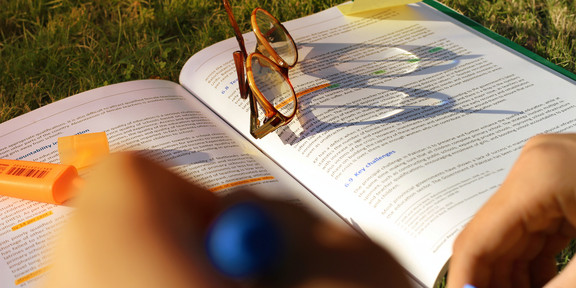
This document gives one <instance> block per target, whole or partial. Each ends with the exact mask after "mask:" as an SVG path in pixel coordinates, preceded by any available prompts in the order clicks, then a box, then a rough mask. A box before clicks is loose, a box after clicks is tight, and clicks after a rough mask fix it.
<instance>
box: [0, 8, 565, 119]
mask: <svg viewBox="0 0 576 288" xmlns="http://www.w3.org/2000/svg"><path fill="white" fill-rule="evenodd" d="M343 1H344V0H261V1H255V0H249V1H236V0H234V1H232V5H234V6H235V7H234V8H235V13H236V16H237V18H238V20H239V21H240V25H241V26H242V27H243V29H244V30H248V29H249V24H248V19H249V15H250V12H251V10H252V9H253V8H254V7H256V6H258V5H260V6H262V7H265V8H266V9H268V10H270V11H271V12H272V13H273V14H274V15H278V16H279V17H278V18H280V20H282V21H283V20H288V19H292V18H296V17H300V16H303V15H307V14H311V13H314V12H316V11H320V10H323V9H325V8H328V7H330V6H333V5H335V4H337V3H340V2H343ZM0 2H2V3H1V4H2V9H0V71H1V72H0V122H4V121H6V120H8V119H10V118H13V117H16V116H18V115H20V114H23V113H26V112H28V111H30V110H33V109H36V108H38V107H40V106H43V105H46V104H47V103H51V102H53V101H56V100H59V99H62V98H65V97H68V96H70V95H73V94H76V93H79V92H82V91H85V90H89V89H92V88H96V87H99V86H104V85H107V84H112V83H118V82H123V81H128V80H134V79H145V78H162V79H169V80H173V81H177V79H178V73H179V71H180V68H181V67H182V65H183V64H184V62H185V61H186V59H187V58H188V57H190V56H191V55H192V54H194V53H195V52H197V51H199V50H200V49H202V48H203V47H206V46H208V45H210V44H212V43H215V42H217V41H220V40H222V39H225V38H228V37H231V36H232V31H231V29H230V28H229V24H228V22H227V21H228V20H227V18H226V14H225V13H224V10H223V7H222V5H221V3H220V1H216V0H212V1H209V0H188V1H187V0H99V1H80V0H49V1H42V0H10V1H8V0H0ZM443 2H444V3H445V4H447V5H449V6H451V7H454V8H455V9H457V10H458V11H461V12H462V13H464V14H465V15H467V16H469V17H471V18H472V19H474V20H476V21H478V22H480V23H481V24H483V25H485V26H487V27H489V28H490V29H492V30H494V31H496V32H498V33H500V34H502V35H504V36H506V37H508V38H510V39H512V40H513V41H516V42H517V43H519V44H521V45H523V46H525V47H527V48H528V49H530V50H532V51H534V52H536V53H537V54H540V55H541V56H543V57H545V58H547V59H549V60H551V61H552V62H554V63H556V64H558V65H560V66H562V67H564V68H566V69H568V70H570V71H572V72H576V20H575V19H576V4H575V2H574V0H545V1H544V0H540V1H535V0H492V1H487V0H444V1H443ZM240 4H241V5H240Z"/></svg>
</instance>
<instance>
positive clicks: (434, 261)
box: [180, 3, 576, 287]
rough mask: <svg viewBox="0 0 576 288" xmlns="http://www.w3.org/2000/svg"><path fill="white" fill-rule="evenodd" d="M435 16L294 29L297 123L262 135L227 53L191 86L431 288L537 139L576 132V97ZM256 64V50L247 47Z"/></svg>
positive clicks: (388, 13) (380, 14)
mask: <svg viewBox="0 0 576 288" xmlns="http://www.w3.org/2000/svg"><path fill="white" fill-rule="evenodd" d="M455 21H456V20H454V19H452V18H450V17H448V16H446V15H444V14H442V13H441V12H439V11H437V10H435V9H433V8H431V7H429V6H427V5H426V4H424V3H419V4H411V5H408V6H404V7H398V8H391V9H384V10H378V11H374V12H370V13H367V14H360V15H357V16H343V15H342V14H340V12H339V10H337V9H335V8H333V9H330V10H327V11H324V12H321V13H318V14H315V15H312V16H309V17H305V18H302V19H298V20H295V21H289V22H287V23H285V26H286V28H287V29H288V31H289V32H290V33H291V35H292V36H293V37H294V39H295V41H296V43H297V46H298V52H299V62H298V64H297V65H296V66H295V67H294V68H293V69H291V70H290V71H289V77H290V80H291V82H292V84H293V86H294V88H295V90H296V92H297V93H298V92H300V91H312V92H309V93H305V94H304V95H301V96H299V98H298V101H299V112H298V114H297V117H296V118H295V120H293V121H292V122H291V123H290V124H289V125H287V126H285V127H282V128H281V129H279V130H278V131H276V133H272V134H270V135H268V136H266V137H265V138H263V139H259V140H255V139H253V138H252V136H250V134H249V110H248V109H249V107H248V101H247V100H243V99H240V97H239V92H238V85H237V78H236V77H237V76H236V71H235V67H234V63H233V60H232V52H233V51H235V50H238V44H237V42H236V40H235V39H228V40H226V41H223V42H221V43H218V44H216V45H214V46H212V47H210V48H208V49H205V50H203V51H201V52H200V53H198V54H196V55H195V56H193V57H192V58H191V59H190V60H189V61H188V63H187V64H186V65H185V67H184V69H183V71H182V73H181V75H180V82H181V83H182V85H183V86H184V87H185V88H187V89H189V90H190V91H192V92H193V93H194V94H195V95H198V96H199V98H200V99H201V100H202V101H203V102H204V103H206V104H207V105H208V106H210V107H211V108H212V109H213V110H215V111H216V112H217V113H218V114H220V115H221V116H222V117H223V118H225V119H226V121H227V122H229V123H230V124H231V125H232V126H234V127H235V128H236V129H237V130H238V131H240V132H241V133H243V134H244V135H245V136H246V137H247V138H248V139H252V141H253V142H254V143H255V144H256V145H257V146H258V147H260V148H261V149H262V150H263V151H264V152H265V153H267V154H268V155H270V157H271V158H273V159H275V161H277V162H278V163H279V164H280V165H281V166H282V167H284V168H285V169H286V170H287V171H289V172H290V173H291V174H293V175H294V176H295V178H297V179H299V181H301V182H302V183H303V184H304V185H305V186H307V187H308V188H309V189H310V190H311V191H313V192H314V193H315V194H316V195H318V197H319V198H321V199H322V200H323V201H325V202H326V203H327V204H328V205H330V206H331V207H332V208H333V209H334V210H335V211H338V213H340V214H341V215H342V216H343V217H344V218H346V219H347V220H348V221H349V222H350V223H351V224H352V225H353V226H355V227H356V228H357V229H358V230H359V231H361V232H363V233H365V234H367V235H368V236H369V237H370V238H372V239H374V240H375V241H377V242H379V243H381V244H382V245H384V246H388V247H393V252H394V253H396V255H397V257H398V258H399V259H400V260H401V262H402V263H403V265H404V266H405V267H406V268H407V270H408V271H410V272H411V273H412V274H414V275H416V276H417V278H419V279H420V280H422V281H423V282H424V283H425V284H426V285H427V286H430V287H431V286H432V285H433V283H434V281H435V280H436V278H437V276H438V273H439V272H440V269H442V267H443V266H444V264H445V263H446V261H447V260H448V258H449V257H450V253H451V244H452V241H453V239H454V238H455V236H456V235H457V234H458V232H459V231H461V229H462V228H463V227H464V225H465V224H466V223H467V222H468V220H469V219H470V218H471V217H472V216H473V215H474V213H475V211H477V209H478V208H479V207H480V206H481V205H482V204H483V203H484V202H485V200H486V199H487V198H488V197H489V196H490V195H491V194H492V193H493V192H494V191H495V190H496V189H497V188H498V187H499V185H500V183H501V182H502V180H503V179H504V177H505V175H506V173H507V171H508V169H509V168H510V166H511V165H512V163H513V162H514V160H515V158H516V157H517V155H518V153H519V150H520V149H521V147H522V146H523V144H524V143H525V141H526V140H527V139H529V138H530V137H531V136H533V135H535V134H537V133H545V132H567V131H576V118H574V115H576V85H575V84H574V82H573V81H571V80H568V79H566V78H565V77H563V76H560V75H559V74H557V73H555V72H552V71H551V70H549V69H548V68H544V67H543V66H541V65H540V64H535V62H533V61H532V60H530V59H528V58H527V57H525V56H523V55H519V54H518V53H517V52H515V51H512V50H511V49H509V48H507V47H504V46H502V45H500V44H497V43H495V42H494V41H492V40H490V39H488V38H487V37H485V36H484V35H481V34H479V33H478V32H476V31H473V30H472V29H470V28H468V27H465V26H464V25H462V24H460V23H456V22H455ZM245 37H246V45H247V49H248V50H249V51H253V47H254V46H255V42H254V41H255V40H254V36H253V35H252V34H251V33H249V34H245Z"/></svg>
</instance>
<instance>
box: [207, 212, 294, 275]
mask: <svg viewBox="0 0 576 288" xmlns="http://www.w3.org/2000/svg"><path fill="white" fill-rule="evenodd" d="M283 248H284V243H282V237H281V231H280V229H279V225H278V223H276V222H275V221H274V219H273V218H272V217H271V215H270V213H269V212H268V211H266V210H265V209H264V208H263V207H261V206H260V205H258V204H256V203H253V202H241V203H239V204H235V205H233V206H231V207H229V208H228V209H226V210H225V211H224V212H222V213H221V214H220V215H219V216H218V217H217V218H216V220H215V221H214V222H213V223H212V225H211V227H210V228H209V230H208V234H207V237H206V249H207V253H208V257H209V258H210V260H211V261H212V264H213V265H214V266H215V267H216V268H217V269H218V270H219V271H220V272H222V273H223V274H224V275H226V276H228V277H230V278H233V279H237V280H243V279H250V278H255V277H258V276H260V275H263V274H266V273H267V272H270V271H272V270H273V269H274V268H275V267H276V264H278V262H280V260H281V256H282V252H283Z"/></svg>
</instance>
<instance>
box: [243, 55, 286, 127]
mask: <svg viewBox="0 0 576 288" xmlns="http://www.w3.org/2000/svg"><path fill="white" fill-rule="evenodd" d="M271 65H274V64H273V63H272V62H270V61H266V59H262V58H259V57H254V58H253V60H252V73H253V75H254V84H255V85H256V87H258V90H260V92H261V93H262V95H264V97H265V98H266V99H267V100H268V102H270V104H272V105H273V106H274V107H275V108H276V110H278V112H280V114H282V115H284V116H290V115H292V114H293V113H294V104H295V101H294V93H293V91H292V88H291V86H290V83H289V82H288V81H286V79H285V78H284V76H283V75H282V74H281V73H280V72H279V71H278V70H277V69H273V68H272V67H271Z"/></svg>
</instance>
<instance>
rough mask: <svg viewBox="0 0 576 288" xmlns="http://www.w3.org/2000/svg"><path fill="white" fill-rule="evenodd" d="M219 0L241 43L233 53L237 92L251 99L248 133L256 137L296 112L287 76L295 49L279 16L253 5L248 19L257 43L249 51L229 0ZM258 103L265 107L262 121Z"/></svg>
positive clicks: (293, 61) (266, 132)
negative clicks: (254, 7)
mask: <svg viewBox="0 0 576 288" xmlns="http://www.w3.org/2000/svg"><path fill="white" fill-rule="evenodd" d="M222 2H223V3H224V8H225V9H226V13H228V18H229V19H230V23H231V24H232V28H234V34H235V35H236V40H237V41H238V45H239V46H240V51H235V52H234V53H233V54H232V55H233V57H234V64H235V65H236V73H237V74H238V85H239V88H240V89H239V90H240V96H241V97H242V99H247V98H248V99H249V101H250V134H252V136H254V138H257V139H259V138H262V137H264V136H266V135H268V134H269V133H270V132H272V131H275V130H276V129H278V128H279V127H281V126H283V125H286V124H288V123H289V122H290V121H291V120H292V118H294V115H296V109H297V107H298V100H297V97H296V94H295V93H294V87H292V84H291V83H290V80H289V79H288V69H290V68H292V67H294V65H296V62H297V61H298V50H297V48H296V44H295V43H294V40H293V39H292V37H291V36H290V34H289V33H288V31H286V28H284V26H283V25H282V24H281V23H280V21H278V19H276V18H274V16H272V15H271V14H270V13H268V12H267V11H266V10H264V9H261V8H256V9H254V11H252V16H251V17H250V21H251V23H252V30H253V31H254V34H256V39H257V45H256V50H255V51H254V52H253V53H251V54H248V53H247V52H246V47H245V46H244V37H242V32H240V28H239V27H238V24H237V23H236V20H235V19H234V15H233V14H232V9H231V8H230V3H229V2H228V0H222ZM257 104H259V105H260V106H259V107H260V108H261V109H262V110H263V111H264V119H263V121H262V123H260V119H259V116H258V110H259V107H258V106H257Z"/></svg>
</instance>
